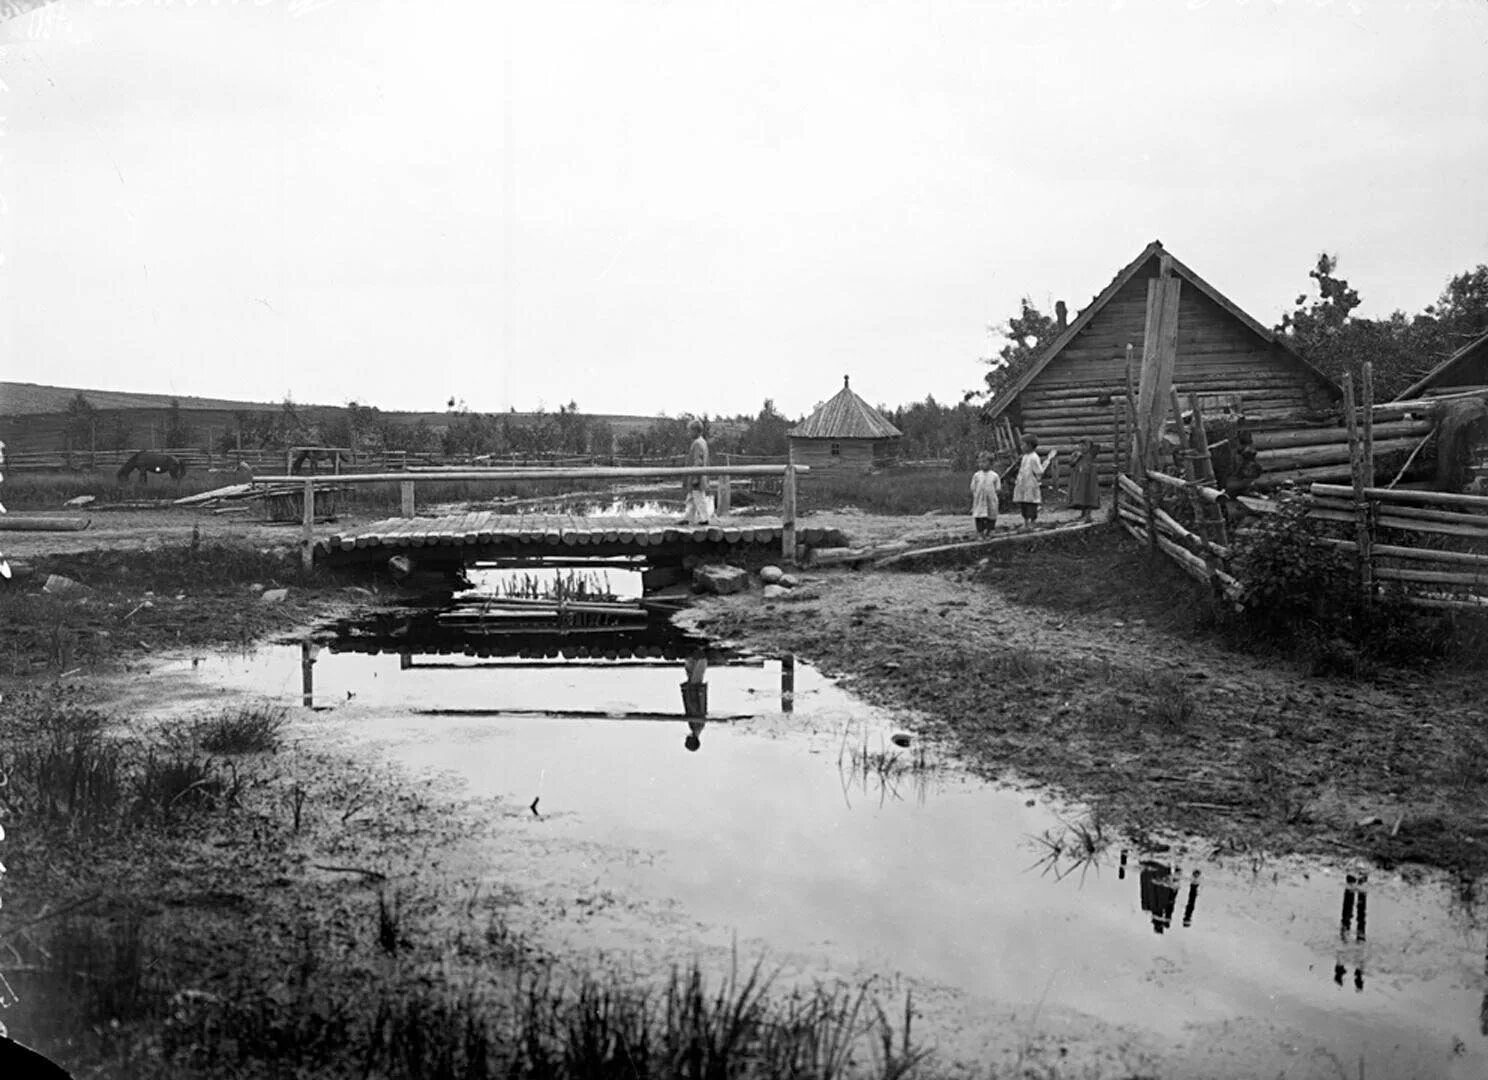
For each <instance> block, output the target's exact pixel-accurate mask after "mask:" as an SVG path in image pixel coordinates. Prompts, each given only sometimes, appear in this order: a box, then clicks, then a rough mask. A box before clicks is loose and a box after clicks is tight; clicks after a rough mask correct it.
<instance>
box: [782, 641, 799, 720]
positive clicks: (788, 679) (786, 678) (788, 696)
mask: <svg viewBox="0 0 1488 1080" xmlns="http://www.w3.org/2000/svg"><path fill="white" fill-rule="evenodd" d="M795 707H796V657H795V654H794V653H786V654H785V655H784V656H782V657H781V658H780V711H781V712H785V713H788V712H792V711H794V710H795Z"/></svg>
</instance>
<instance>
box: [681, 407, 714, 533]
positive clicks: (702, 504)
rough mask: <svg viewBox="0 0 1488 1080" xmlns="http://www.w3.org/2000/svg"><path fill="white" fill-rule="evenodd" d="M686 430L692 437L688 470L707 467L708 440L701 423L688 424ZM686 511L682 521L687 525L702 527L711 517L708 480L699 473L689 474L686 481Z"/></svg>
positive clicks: (688, 454)
mask: <svg viewBox="0 0 1488 1080" xmlns="http://www.w3.org/2000/svg"><path fill="white" fill-rule="evenodd" d="M687 430H688V431H689V432H690V433H691V435H692V445H691V446H689V447H688V448H687V466H688V468H694V467H702V468H704V469H706V468H707V467H708V440H707V439H705V438H703V422H702V421H701V420H692V421H689V422H688V425H687ZM685 483H686V500H687V505H686V509H685V511H684V513H683V515H682V520H683V521H684V522H685V523H687V524H689V525H703V524H706V523H707V521H708V519H709V518H710V517H712V516H713V515H712V513H711V512H710V510H709V507H708V478H707V477H706V476H703V475H702V474H701V473H693V474H690V475H689V476H688V477H687V479H686V481H685Z"/></svg>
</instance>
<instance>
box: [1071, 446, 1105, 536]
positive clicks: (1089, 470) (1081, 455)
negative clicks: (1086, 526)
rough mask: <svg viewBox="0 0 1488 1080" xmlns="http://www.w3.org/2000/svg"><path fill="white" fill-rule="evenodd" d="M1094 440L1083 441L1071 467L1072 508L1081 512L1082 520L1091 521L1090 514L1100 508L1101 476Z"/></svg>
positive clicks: (1078, 447) (1077, 449) (1077, 448)
mask: <svg viewBox="0 0 1488 1080" xmlns="http://www.w3.org/2000/svg"><path fill="white" fill-rule="evenodd" d="M1096 449H1097V448H1096V445H1095V440H1094V439H1081V440H1080V444H1079V446H1077V447H1076V448H1075V460H1074V461H1073V462H1072V463H1071V465H1070V502H1069V504H1070V506H1071V507H1073V508H1074V509H1076V510H1078V511H1080V520H1081V521H1089V520H1090V512H1091V511H1092V510H1095V509H1097V508H1099V506H1100V476H1099V474H1098V473H1097V472H1096V467H1095V454H1096Z"/></svg>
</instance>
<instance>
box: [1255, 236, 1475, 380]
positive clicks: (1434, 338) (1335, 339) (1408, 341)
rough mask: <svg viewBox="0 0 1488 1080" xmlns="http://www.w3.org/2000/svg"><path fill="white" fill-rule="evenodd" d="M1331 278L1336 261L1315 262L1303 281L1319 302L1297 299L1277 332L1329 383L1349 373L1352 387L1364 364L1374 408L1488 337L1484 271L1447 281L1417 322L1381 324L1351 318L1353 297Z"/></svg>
mask: <svg viewBox="0 0 1488 1080" xmlns="http://www.w3.org/2000/svg"><path fill="white" fill-rule="evenodd" d="M1337 271H1338V256H1336V255H1329V254H1328V253H1326V252H1324V253H1323V254H1321V255H1319V256H1318V259H1317V264H1316V266H1315V267H1314V268H1313V269H1312V270H1310V271H1308V275H1307V276H1308V277H1310V278H1312V279H1313V281H1314V282H1316V283H1317V298H1316V299H1314V300H1312V301H1311V302H1310V303H1309V300H1308V294H1307V293H1303V294H1302V295H1300V296H1298V297H1297V299H1296V301H1295V303H1296V307H1295V309H1294V310H1293V311H1291V312H1289V313H1287V314H1285V315H1283V316H1282V319H1281V324H1280V325H1279V326H1278V327H1277V328H1276V329H1277V330H1278V331H1280V332H1281V333H1283V334H1285V335H1286V338H1287V341H1288V342H1289V343H1290V344H1291V345H1292V347H1293V348H1294V349H1296V350H1297V352H1298V353H1299V354H1300V355H1301V356H1302V357H1303V359H1305V360H1307V361H1308V363H1310V364H1312V365H1313V366H1314V367H1316V368H1319V369H1320V370H1322V371H1323V372H1324V373H1325V374H1327V375H1329V376H1330V377H1332V378H1334V379H1341V378H1342V377H1343V375H1344V373H1345V372H1350V373H1352V374H1353V376H1354V379H1355V380H1356V381H1357V380H1358V378H1359V376H1360V373H1361V372H1362V371H1363V368H1364V364H1365V362H1366V361H1368V362H1369V363H1370V365H1371V366H1372V368H1373V374H1374V396H1375V400H1377V401H1387V400H1389V399H1390V398H1392V397H1394V396H1395V395H1396V394H1398V393H1400V391H1402V390H1404V389H1405V388H1406V387H1407V386H1409V385H1410V384H1411V383H1413V382H1415V381H1416V380H1417V379H1419V378H1420V377H1421V376H1422V375H1424V374H1426V372H1428V371H1430V370H1431V369H1432V368H1433V367H1435V366H1436V365H1437V364H1439V363H1440V362H1441V361H1442V360H1444V359H1446V358H1447V357H1448V356H1450V355H1451V354H1452V353H1453V352H1455V351H1456V350H1457V349H1459V348H1461V347H1462V346H1463V345H1464V344H1466V343H1467V342H1469V341H1471V340H1473V339H1474V338H1475V337H1477V336H1480V335H1481V334H1482V333H1483V332H1484V331H1485V330H1488V265H1480V266H1478V267H1477V268H1476V269H1475V270H1470V271H1468V272H1466V273H1462V274H1458V275H1456V276H1455V277H1453V278H1452V279H1451V280H1450V281H1448V282H1447V286H1446V288H1445V289H1444V290H1443V291H1442V294H1441V296H1440V298H1439V299H1438V300H1437V302H1436V303H1435V304H1433V305H1429V306H1428V307H1427V308H1426V310H1425V311H1424V312H1422V313H1421V314H1419V315H1414V316H1410V315H1407V314H1406V313H1405V312H1403V311H1399V310H1397V311H1395V312H1392V313H1391V314H1390V315H1389V316H1388V317H1387V318H1384V319H1368V318H1361V317H1359V316H1357V315H1355V314H1354V311H1355V309H1356V308H1358V306H1359V304H1360V298H1359V293H1358V291H1357V290H1355V289H1353V288H1352V287H1350V285H1349V283H1348V282H1347V281H1346V280H1345V279H1343V278H1341V277H1339V276H1338V274H1337Z"/></svg>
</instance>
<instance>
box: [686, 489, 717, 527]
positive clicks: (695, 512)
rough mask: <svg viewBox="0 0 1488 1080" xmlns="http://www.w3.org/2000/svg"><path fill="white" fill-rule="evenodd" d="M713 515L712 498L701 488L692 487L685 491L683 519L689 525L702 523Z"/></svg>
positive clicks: (705, 522)
mask: <svg viewBox="0 0 1488 1080" xmlns="http://www.w3.org/2000/svg"><path fill="white" fill-rule="evenodd" d="M712 517H713V500H712V499H710V498H709V497H708V493H707V492H706V491H705V490H703V489H702V488H693V489H692V490H691V491H689V492H688V493H687V512H686V514H685V520H686V521H687V523H688V524H689V525H704V524H707V522H708V521H709V520H710V519H711V518H712Z"/></svg>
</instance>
